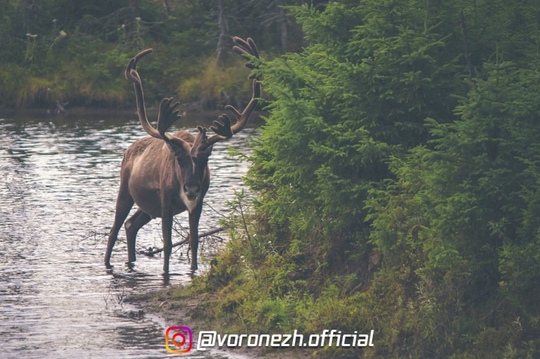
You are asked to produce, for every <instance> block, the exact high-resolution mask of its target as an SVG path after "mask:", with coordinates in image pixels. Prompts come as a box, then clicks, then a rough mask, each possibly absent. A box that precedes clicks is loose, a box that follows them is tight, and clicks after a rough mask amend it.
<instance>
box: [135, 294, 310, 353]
mask: <svg viewBox="0 0 540 359" xmlns="http://www.w3.org/2000/svg"><path fill="white" fill-rule="evenodd" d="M180 288H185V287H167V288H164V289H161V290H158V291H150V292H145V293H140V294H132V295H130V296H129V297H127V298H126V300H125V303H127V304H128V305H131V306H133V307H134V308H136V309H137V311H142V313H144V314H143V315H149V316H151V317H153V319H155V320H156V321H157V322H158V323H160V324H161V325H162V326H163V327H164V331H165V329H166V328H167V327H169V326H173V325H182V326H189V327H190V328H191V330H192V331H193V335H194V338H195V339H196V338H197V334H198V333H199V331H201V330H215V331H217V332H218V333H227V332H228V331H227V328H226V327H223V326H221V325H220V324H218V323H215V322H212V321H210V320H209V319H204V318H202V316H201V315H200V311H202V310H204V309H203V306H202V305H201V301H202V300H204V299H203V298H202V297H201V296H197V295H194V296H189V297H187V296H186V297H181V298H179V297H178V296H177V295H175V293H178V291H179V290H180ZM238 334H241V333H238ZM193 350H195V349H193ZM201 353H204V352H201ZM215 354H219V355H225V356H227V355H231V356H233V357H234V358H238V359H241V358H242V359H243V358H245V359H250V358H252V359H253V358H256V359H259V358H260V359H278V358H283V359H302V358H313V357H314V356H313V352H310V351H308V350H300V349H294V350H283V349H268V348H247V347H242V348H234V349H229V348H216V351H215Z"/></svg>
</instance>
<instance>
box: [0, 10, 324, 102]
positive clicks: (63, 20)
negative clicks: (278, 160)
mask: <svg viewBox="0 0 540 359" xmlns="http://www.w3.org/2000/svg"><path fill="white" fill-rule="evenodd" d="M303 2H304V1H301V0H272V1H263V0H250V1H244V2H240V1H235V0H196V1H191V0H122V1H106V0H94V1H69V0H48V1H38V0H0V42H1V44H2V51H1V52H0V64H1V66H0V107H10V108H21V107H48V106H51V104H52V106H53V107H54V103H55V102H56V101H61V102H64V101H70V105H71V106H101V107H109V108H116V107H132V104H133V101H134V100H133V94H132V88H131V86H129V84H128V85H127V86H126V81H125V79H124V76H123V71H124V69H125V66H126V64H127V62H128V61H129V59H130V58H131V57H133V56H134V55H135V54H136V53H138V52H139V51H141V50H143V49H145V48H148V47H152V48H154V50H155V52H154V54H153V55H152V56H151V57H150V58H148V59H147V60H145V66H144V68H143V69H141V74H142V76H143V79H144V80H145V88H146V90H147V91H146V92H147V95H149V96H150V98H149V100H150V101H153V100H155V101H159V99H161V98H162V97H164V96H171V95H177V96H180V97H181V99H182V101H183V103H191V104H195V105H197V106H198V107H202V108H208V107H210V108H212V107H216V106H220V105H223V103H225V102H230V101H233V102H235V101H236V102H238V101H241V100H243V97H245V96H247V94H248V93H249V83H248V84H247V85H246V81H245V76H246V75H245V73H246V72H245V71H243V66H242V60H241V59H238V56H233V55H232V51H231V47H232V45H233V44H232V40H231V37H232V36H235V35H236V36H241V37H248V36H251V37H254V38H257V42H258V43H259V46H260V47H261V49H264V50H265V52H266V53H267V54H268V56H270V57H272V56H275V55H278V54H281V53H284V52H286V51H291V50H292V51H297V50H299V49H300V48H301V46H302V42H303V39H302V35H301V29H300V27H299V26H298V25H297V24H296V23H295V22H294V20H293V19H292V18H290V16H289V14H288V13H287V12H286V10H285V8H284V7H283V6H284V5H294V4H296V5H298V4H301V3H303ZM318 3H321V4H322V3H324V2H321V1H318V2H317V1H315V4H316V6H317V4H318Z"/></svg>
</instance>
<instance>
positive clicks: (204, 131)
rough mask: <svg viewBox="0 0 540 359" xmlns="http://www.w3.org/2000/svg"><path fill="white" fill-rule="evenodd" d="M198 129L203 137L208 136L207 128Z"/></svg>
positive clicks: (200, 127) (198, 127) (199, 127)
mask: <svg viewBox="0 0 540 359" xmlns="http://www.w3.org/2000/svg"><path fill="white" fill-rule="evenodd" d="M197 129H198V130H199V132H200V133H201V135H202V136H203V137H205V136H206V128H204V127H202V126H197Z"/></svg>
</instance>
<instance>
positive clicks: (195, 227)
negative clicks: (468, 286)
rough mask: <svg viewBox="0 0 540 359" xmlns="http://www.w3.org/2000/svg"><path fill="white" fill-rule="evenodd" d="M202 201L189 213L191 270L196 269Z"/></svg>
mask: <svg viewBox="0 0 540 359" xmlns="http://www.w3.org/2000/svg"><path fill="white" fill-rule="evenodd" d="M201 212H202V203H201V204H200V205H198V206H197V207H195V208H194V209H193V211H191V213H190V214H189V246H190V247H191V271H192V272H195V271H196V270H197V254H198V251H199V219H200V218H201Z"/></svg>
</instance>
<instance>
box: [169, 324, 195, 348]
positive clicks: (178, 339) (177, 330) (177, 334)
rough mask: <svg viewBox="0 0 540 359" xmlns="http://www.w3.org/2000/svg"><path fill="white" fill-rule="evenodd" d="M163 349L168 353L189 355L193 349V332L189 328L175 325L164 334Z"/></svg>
mask: <svg viewBox="0 0 540 359" xmlns="http://www.w3.org/2000/svg"><path fill="white" fill-rule="evenodd" d="M165 347H166V348H167V351H168V352H169V353H177V354H178V353H189V352H190V351H191V348H192V347H193V332H192V331H191V328H190V327H186V326H182V325H176V326H172V327H168V328H167V331H166V332H165Z"/></svg>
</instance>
